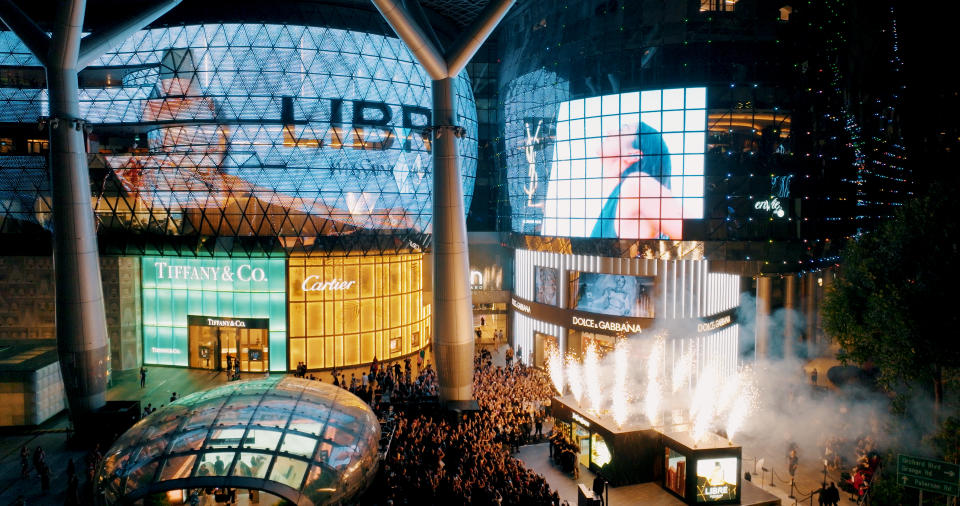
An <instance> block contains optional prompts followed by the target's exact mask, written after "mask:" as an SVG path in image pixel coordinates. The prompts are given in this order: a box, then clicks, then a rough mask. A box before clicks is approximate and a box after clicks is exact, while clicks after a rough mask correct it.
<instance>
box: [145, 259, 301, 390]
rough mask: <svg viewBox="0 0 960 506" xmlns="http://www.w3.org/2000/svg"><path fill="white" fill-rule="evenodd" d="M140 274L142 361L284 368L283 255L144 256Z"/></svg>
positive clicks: (220, 366) (284, 297)
mask: <svg viewBox="0 0 960 506" xmlns="http://www.w3.org/2000/svg"><path fill="white" fill-rule="evenodd" d="M141 275H142V301H143V360H144V363H145V364H148V365H149V364H157V365H176V366H188V367H198V368H209V369H224V368H225V367H226V355H231V356H232V357H233V358H239V360H240V366H241V371H255V372H265V371H268V370H271V371H285V370H286V368H287V363H286V362H287V339H286V334H287V314H286V262H285V261H284V260H283V259H280V258H271V259H266V258H200V259H197V258H181V257H150V256H145V257H142V258H141ZM190 317H194V319H193V320H191V318H190ZM197 317H204V318H199V319H198V318H197ZM207 319H209V320H210V321H209V322H207Z"/></svg>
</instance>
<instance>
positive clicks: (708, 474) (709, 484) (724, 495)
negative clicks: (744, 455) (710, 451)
mask: <svg viewBox="0 0 960 506" xmlns="http://www.w3.org/2000/svg"><path fill="white" fill-rule="evenodd" d="M737 473H738V471H737V458H736V457H724V458H719V459H700V460H698V461H697V502H719V501H732V500H735V499H736V498H737V482H738V479H737V478H738V474H737Z"/></svg>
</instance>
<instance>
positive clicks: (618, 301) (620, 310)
mask: <svg viewBox="0 0 960 506" xmlns="http://www.w3.org/2000/svg"><path fill="white" fill-rule="evenodd" d="M574 286H575V288H576V293H575V297H574V300H575V301H576V306H575V309H578V310H580V311H587V312H590V313H601V314H607V315H612V316H633V317H638V318H653V316H654V310H653V289H654V278H652V277H639V276H620V275H616V274H598V273H594V272H581V273H580V274H579V281H578V283H577V284H576V285H574Z"/></svg>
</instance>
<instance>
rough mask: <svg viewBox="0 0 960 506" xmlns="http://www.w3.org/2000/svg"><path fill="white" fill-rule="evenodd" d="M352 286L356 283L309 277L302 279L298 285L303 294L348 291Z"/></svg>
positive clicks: (315, 276)
mask: <svg viewBox="0 0 960 506" xmlns="http://www.w3.org/2000/svg"><path fill="white" fill-rule="evenodd" d="M354 284H356V281H345V280H342V279H337V278H333V279H329V280H324V279H323V278H322V277H320V276H317V275H310V276H307V277H306V278H304V280H303V283H301V284H300V288H302V289H303V291H305V292H323V291H331V292H337V291H342V290H349V289H350V288H351V287H352V286H353V285H354Z"/></svg>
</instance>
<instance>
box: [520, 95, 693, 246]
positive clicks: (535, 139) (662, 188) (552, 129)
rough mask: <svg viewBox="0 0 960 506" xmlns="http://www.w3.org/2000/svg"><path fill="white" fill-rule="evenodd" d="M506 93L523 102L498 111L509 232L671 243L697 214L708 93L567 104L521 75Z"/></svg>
mask: <svg viewBox="0 0 960 506" xmlns="http://www.w3.org/2000/svg"><path fill="white" fill-rule="evenodd" d="M507 88H508V90H507V95H508V96H518V97H519V96H523V99H522V101H521V102H520V103H519V104H518V105H514V106H511V107H508V108H507V109H506V111H505V114H506V118H505V121H506V125H505V126H506V129H505V131H506V139H505V141H506V146H507V166H508V174H507V177H508V190H509V192H510V200H511V204H512V209H513V212H514V216H513V229H514V231H516V232H522V233H533V234H540V235H549V236H561V237H592V238H611V239H674V240H679V239H681V238H682V237H683V220H691V219H702V218H703V209H704V204H703V199H704V174H705V167H704V165H705V149H706V126H707V114H706V107H707V90H706V88H703V87H697V88H675V89H660V90H646V91H635V92H629V93H621V94H615V95H605V96H595V97H587V98H582V99H575V100H570V99H569V93H568V92H567V91H566V89H565V87H562V86H561V87H560V88H556V89H554V88H550V87H549V86H546V85H542V84H541V85H539V88H538V85H537V84H535V83H533V84H531V83H529V82H527V81H526V80H524V79H519V80H518V81H517V82H516V83H510V84H508V86H507ZM530 88H533V89H534V90H535V91H532V92H530Z"/></svg>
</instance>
